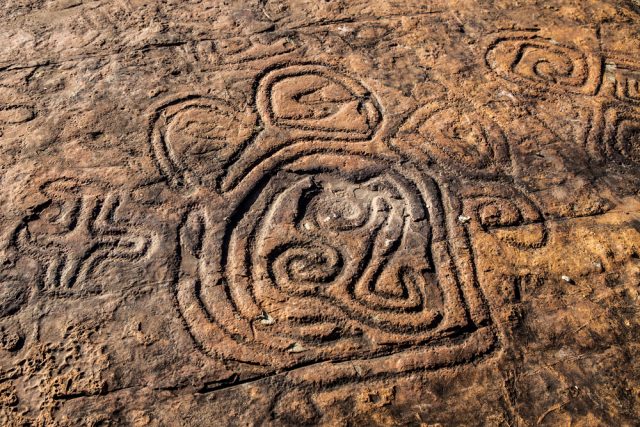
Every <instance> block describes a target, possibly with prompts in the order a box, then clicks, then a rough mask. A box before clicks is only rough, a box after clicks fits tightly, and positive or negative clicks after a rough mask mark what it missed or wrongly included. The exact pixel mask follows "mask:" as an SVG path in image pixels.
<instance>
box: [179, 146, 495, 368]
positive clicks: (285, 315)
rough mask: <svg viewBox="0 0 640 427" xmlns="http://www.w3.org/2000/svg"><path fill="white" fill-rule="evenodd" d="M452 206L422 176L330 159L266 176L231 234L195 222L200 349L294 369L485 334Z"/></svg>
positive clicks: (237, 213) (189, 284) (187, 247)
mask: <svg viewBox="0 0 640 427" xmlns="http://www.w3.org/2000/svg"><path fill="white" fill-rule="evenodd" d="M310 165H323V166H322V168H321V169H320V170H318V169H317V166H310ZM440 197H441V195H440V191H439V189H438V187H437V186H436V184H435V183H434V182H433V181H432V180H431V179H430V178H428V177H427V176H425V175H423V174H421V173H419V172H418V171H416V170H413V169H398V168H397V167H394V166H393V165H392V164H391V163H388V162H386V161H382V160H375V159H369V158H365V157H361V156H353V155H337V154H321V155H311V156H304V157H303V158H300V159H298V160H292V161H289V162H287V163H286V164H285V165H281V166H280V167H279V169H278V170H277V171H271V172H267V173H266V175H264V176H263V178H262V179H260V180H258V181H257V182H255V184H254V186H253V187H251V188H250V189H249V190H248V193H246V197H245V198H244V199H242V200H239V202H238V204H237V208H235V210H234V212H233V213H232V214H224V217H225V218H226V221H225V220H224V218H222V217H218V215H223V214H215V213H206V212H205V213H201V212H196V213H194V212H192V213H191V214H190V215H189V216H188V217H187V218H186V219H185V222H184V224H183V226H182V229H181V245H182V247H183V250H182V254H183V265H185V266H187V267H186V270H185V271H186V274H185V273H183V275H184V280H182V282H181V283H182V284H181V286H180V292H179V302H180V304H181V306H182V307H183V315H184V316H185V319H186V321H187V323H188V324H189V325H190V329H191V331H192V333H193V335H194V337H195V338H196V339H197V340H198V341H199V342H200V344H201V345H202V346H203V347H204V348H205V349H206V350H207V351H208V352H210V353H211V354H215V355H217V356H218V357H223V358H234V359H236V360H237V359H238V357H239V356H238V355H242V357H241V358H240V359H241V360H242V361H244V362H251V363H258V364H262V365H267V366H272V367H274V368H276V367H280V368H286V367H289V366H294V365H295V364H297V363H308V362H317V361H322V360H334V359H341V358H350V357H366V356H374V355H376V356H377V355H381V354H388V353H393V352H395V351H397V349H398V348H399V347H398V346H404V345H412V346H414V345H420V344H426V343H429V342H431V341H433V340H436V339H441V338H443V337H447V336H452V335H458V334H460V333H462V331H464V330H466V329H465V328H470V327H471V328H473V326H472V325H473V324H474V323H473V322H474V321H473V320H472V319H471V318H469V317H468V316H469V313H468V311H467V310H468V305H467V304H471V305H472V306H474V307H476V308H474V309H473V312H474V314H473V316H472V317H474V316H479V318H484V317H483V316H484V315H482V314H481V311H482V310H480V311H478V310H477V308H478V306H477V305H476V304H478V301H479V300H478V298H479V296H478V294H477V293H476V291H474V290H473V289H475V288H473V283H468V282H465V283H461V282H460V280H464V281H466V280H468V276H467V277H466V278H465V279H461V278H460V276H459V273H460V271H463V270H464V269H465V268H468V266H469V264H468V263H469V262H470V260H467V261H464V257H461V256H460V254H457V255H458V256H457V258H454V257H453V256H452V254H451V248H450V246H449V243H448V241H447V233H448V231H447V225H446V224H445V214H444V210H443V207H442V204H441V200H440ZM203 224H205V227H204V228H205V229H206V228H207V227H209V228H210V231H209V232H204V231H203V227H202V225H203ZM206 224H209V225H208V226H207V225H206ZM216 224H220V226H218V227H216ZM456 259H457V262H460V261H463V262H462V265H458V266H456ZM189 260H193V261H189ZM197 260H199V261H197ZM193 262H199V264H198V266H197V268H195V269H194V268H193V267H188V266H193ZM462 289H464V292H467V294H466V296H465V297H463V296H462V295H463V293H461V292H462ZM194 298H195V299H194ZM465 298H469V300H465ZM196 301H197V304H196V303H195V302H196ZM194 307H200V309H198V310H194Z"/></svg>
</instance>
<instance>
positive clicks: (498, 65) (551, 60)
mask: <svg viewBox="0 0 640 427" xmlns="http://www.w3.org/2000/svg"><path fill="white" fill-rule="evenodd" d="M486 62H487V65H488V66H489V67H490V68H491V69H492V70H493V71H494V72H495V73H496V74H498V75H499V76H500V77H502V78H504V79H505V80H508V81H511V82H513V83H517V84H519V85H522V86H523V87H527V86H531V87H536V88H538V89H554V90H560V91H565V92H574V93H580V94H585V95H593V94H595V93H596V92H597V90H598V87H599V85H600V80H601V68H602V67H601V64H600V58H598V57H597V56H596V55H593V54H591V53H589V52H584V51H582V50H581V49H580V48H578V47H576V46H570V45H563V44H561V43H558V42H556V41H554V40H552V39H547V38H543V37H540V36H538V35H537V34H536V32H532V31H514V32H505V33H502V34H500V35H499V36H498V37H497V38H496V39H495V41H494V42H493V43H492V44H491V46H490V48H489V50H488V51H487V54H486Z"/></svg>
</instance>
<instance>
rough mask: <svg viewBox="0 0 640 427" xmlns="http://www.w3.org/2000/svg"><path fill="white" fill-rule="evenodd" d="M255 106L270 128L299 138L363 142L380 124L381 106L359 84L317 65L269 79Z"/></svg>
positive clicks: (277, 71)
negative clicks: (275, 128)
mask: <svg viewBox="0 0 640 427" xmlns="http://www.w3.org/2000/svg"><path fill="white" fill-rule="evenodd" d="M256 104H257V107H258V111H259V112H260V115H261V117H262V119H263V120H264V122H265V123H266V125H268V126H274V127H279V128H282V129H288V130H290V132H291V136H292V137H295V138H298V137H309V136H311V137H314V138H319V139H327V138H331V139H334V140H335V139H339V140H348V141H357V140H358V141H359V140H364V139H368V138H370V137H371V136H372V134H373V132H374V131H375V129H376V128H377V127H378V124H379V123H380V120H381V115H380V109H379V107H378V105H377V102H376V101H375V99H374V98H373V96H372V95H371V93H369V91H368V90H367V89H366V88H365V87H364V86H362V84H361V83H359V82H357V81H356V80H354V79H352V78H350V77H348V76H346V75H343V74H340V73H337V72H335V71H333V70H331V69H330V68H328V67H324V66H319V65H294V66H290V67H285V68H281V69H275V70H273V71H271V72H270V73H268V74H266V75H265V76H264V77H263V78H262V79H261V80H260V83H259V86H258V90H257V94H256Z"/></svg>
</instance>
